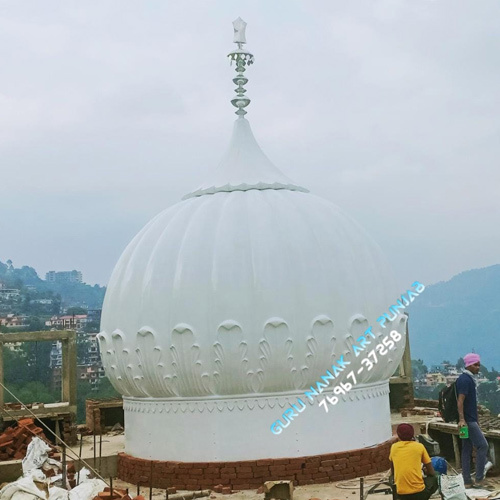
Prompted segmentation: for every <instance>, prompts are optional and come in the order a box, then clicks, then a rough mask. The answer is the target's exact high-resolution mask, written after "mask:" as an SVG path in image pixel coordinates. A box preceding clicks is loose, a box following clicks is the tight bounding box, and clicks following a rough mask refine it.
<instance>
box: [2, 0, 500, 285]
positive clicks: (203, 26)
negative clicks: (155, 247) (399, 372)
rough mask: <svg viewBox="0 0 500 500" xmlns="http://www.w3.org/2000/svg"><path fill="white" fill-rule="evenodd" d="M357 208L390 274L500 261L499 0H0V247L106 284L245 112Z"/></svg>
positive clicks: (308, 182)
mask: <svg viewBox="0 0 500 500" xmlns="http://www.w3.org/2000/svg"><path fill="white" fill-rule="evenodd" d="M238 16H241V17H242V18H243V19H244V20H245V21H247V23H248V27H247V33H246V34H247V41H248V45H247V48H248V49H249V50H251V51H252V52H253V53H254V55H255V58H256V63H255V64H254V65H253V66H251V67H250V68H249V70H248V72H247V76H248V78H249V83H248V85H247V88H248V96H249V97H250V98H251V99H252V103H251V104H250V107H249V108H248V111H249V113H248V115H247V117H248V119H249V120H250V122H251V124H252V128H253V131H254V134H255V136H256V138H257V140H258V142H259V143H260V145H261V147H262V149H263V150H264V152H265V153H266V154H267V156H269V157H270V159H271V160H272V161H273V162H274V163H275V164H276V165H277V166H278V167H279V168H280V169H281V170H282V171H283V172H284V173H285V174H286V175H288V176H289V177H291V178H292V179H293V180H295V181H296V182H297V183H299V184H301V185H303V186H306V187H308V188H309V189H310V190H311V192H313V193H315V194H318V195H320V196H323V197H324V198H327V199H328V200H330V201H332V202H334V203H335V204H337V205H338V206H340V207H341V208H342V209H343V210H344V211H345V212H347V213H348V214H350V215H351V216H353V217H354V218H355V219H357V221H358V222H359V223H360V224H361V225H363V226H364V227H365V228H366V229H367V231H368V232H369V233H370V234H371V235H372V236H373V238H374V239H375V240H376V241H377V242H378V243H379V244H380V246H381V247H382V248H383V250H384V251H385V253H386V255H387V257H388V258H389V260H390V261H391V262H392V265H393V267H394V271H395V273H396V276H397V278H398V281H399V283H400V284H401V286H402V287H403V289H404V287H406V286H408V285H409V284H410V282H412V281H414V280H420V281H421V282H423V283H426V284H427V283H434V282H437V281H440V280H446V279H449V278H450V277H451V276H453V275H454V274H457V273H459V272H461V271H464V270H467V269H471V268H478V267H484V266H488V265H492V264H498V263H500V252H499V248H500V195H499V191H500V169H499V159H500V140H499V135H500V122H499V120H500V118H499V117H500V90H499V89H500V64H499V58H500V28H499V23H500V2H499V1H498V0H481V1H477V0H471V1H465V0H404V1H398V0H355V1H353V0H333V1H332V0H325V1H303V2H298V1H291V0H283V1H276V0H273V1H272V2H270V1H269V0H267V1H255V0H252V1H246V2H243V1H236V0H230V1H208V0H204V1H183V2H181V1H177V2H167V1H166V0H161V1H160V0H143V1H130V0H117V1H112V0H106V1H103V0H95V1H93V0H85V1H84V2H82V1H80V2H70V1H67V2H55V1H52V0H44V1H43V2H41V1H40V0H32V1H29V0H23V1H22V2H19V1H16V0H12V1H9V2H5V1H0V184H1V189H0V260H2V261H3V262H5V261H6V260H7V259H9V258H10V259H12V260H13V261H14V265H15V266H16V267H18V266H21V265H31V266H34V267H35V268H36V269H37V270H38V271H39V274H40V275H41V276H42V277H44V273H45V272H46V271H47V270H50V269H55V270H70V269H79V270H81V271H82V272H83V274H84V279H85V281H87V282H88V283H92V284H93V283H96V282H97V283H100V284H106V283H107V282H108V279H109V276H110V274H111V271H112V269H113V267H114V265H115V263H116V261H117V259H118V257H119V256H120V254H121V252H122V251H123V249H124V248H125V246H126V245H127V243H128V242H129V241H130V240H131V239H132V238H133V236H134V235H135V234H136V233H137V232H138V231H139V230H140V229H141V227H142V226H144V225H145V224H146V223H147V222H148V221H149V220H150V219H151V218H152V217H153V216H154V215H155V214H157V213H158V212H160V211H161V210H163V209H164V208H166V207H168V206H170V205H173V204H174V203H177V202H178V201H179V200H180V198H181V197H182V196H183V195H184V194H185V193H187V192H189V191H191V190H192V189H193V188H195V187H197V185H198V184H199V183H200V182H202V181H203V179H204V178H205V177H206V173H207V172H209V170H210V169H212V168H214V167H215V166H216V165H217V163H218V161H219V159H220V158H221V156H222V154H223V153H224V150H225V148H226V146H227V143H228V140H229V137H230V134H231V130H232V122H233V120H234V119H235V118H236V116H235V115H234V110H233V107H232V106H231V104H230V99H231V98H232V97H233V88H234V84H233V83H232V81H231V79H232V78H233V76H234V70H233V69H231V68H230V67H229V63H228V60H227V58H226V55H227V53H228V52H229V51H231V50H232V49H233V47H234V45H233V44H232V37H233V33H232V25H231V23H232V21H233V20H234V19H235V18H237V17H238Z"/></svg>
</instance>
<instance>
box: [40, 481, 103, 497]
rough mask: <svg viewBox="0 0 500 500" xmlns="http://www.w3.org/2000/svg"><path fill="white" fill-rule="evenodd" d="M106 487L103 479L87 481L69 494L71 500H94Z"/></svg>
mask: <svg viewBox="0 0 500 500" xmlns="http://www.w3.org/2000/svg"><path fill="white" fill-rule="evenodd" d="M106 486H107V484H106V483H105V482H104V481H102V480H101V479H87V480H85V481H84V482H81V483H80V484H79V485H78V486H75V487H74V488H73V489H72V490H71V491H70V492H69V500H93V498H94V497H96V496H97V495H98V494H99V493H101V491H104V488H106ZM50 500H52V498H51V499H50Z"/></svg>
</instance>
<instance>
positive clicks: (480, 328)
mask: <svg viewBox="0 0 500 500" xmlns="http://www.w3.org/2000/svg"><path fill="white" fill-rule="evenodd" d="M408 312H409V315H410V320H409V332H410V344H411V345H410V347H411V357H412V358H413V359H418V358H420V359H423V360H424V361H425V363H426V364H427V365H428V366H429V365H432V364H437V363H440V362H441V361H443V360H449V361H451V362H452V363H454V362H456V361H457V359H458V358H460V357H462V356H463V355H464V354H466V353H468V352H471V351H472V350H474V352H477V353H478V354H480V355H481V362H484V364H485V365H486V367H487V368H488V369H491V367H492V366H494V367H495V368H496V369H499V368H500V265H495V266H491V267H485V268H483V269H473V270H471V271H465V272H463V273H460V274H458V275H457V276H454V277H453V278H452V279H451V280H449V281H446V282H440V283H437V284H435V285H429V286H426V289H425V291H424V292H423V293H422V295H420V296H419V297H418V299H417V300H415V302H413V304H411V305H410V306H409V307H408Z"/></svg>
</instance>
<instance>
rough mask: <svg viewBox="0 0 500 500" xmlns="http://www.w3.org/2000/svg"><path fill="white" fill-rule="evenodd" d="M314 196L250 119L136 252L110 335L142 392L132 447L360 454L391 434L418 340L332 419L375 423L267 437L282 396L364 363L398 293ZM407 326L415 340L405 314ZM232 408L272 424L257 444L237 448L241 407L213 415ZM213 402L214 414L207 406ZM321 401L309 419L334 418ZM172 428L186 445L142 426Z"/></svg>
mask: <svg viewBox="0 0 500 500" xmlns="http://www.w3.org/2000/svg"><path fill="white" fill-rule="evenodd" d="M233 167H234V168H233ZM306 191H307V190H305V189H304V188H301V187H300V186H297V185H295V184H293V183H292V181H290V180H289V179H288V178H287V177H285V176H284V175H283V174H282V173H281V172H280V171H279V170H278V169H277V168H276V167H274V165H272V164H271V163H270V161H269V160H268V159H267V157H265V155H264V154H263V153H262V151H261V150H260V148H259V147H258V145H257V143H256V142H255V139H254V138H253V135H252V134H251V130H250V126H249V124H248V122H247V121H246V120H245V119H244V118H241V117H240V118H239V119H238V120H236V124H235V131H234V133H233V140H232V144H231V146H230V148H229V151H228V153H227V154H226V156H225V158H224V160H223V161H222V163H221V165H220V166H219V169H218V171H217V173H216V175H215V176H214V177H213V178H212V179H209V180H208V181H207V182H206V183H205V184H204V185H203V186H201V187H200V188H199V189H198V190H196V191H195V192H193V193H191V194H190V195H187V197H186V198H187V199H185V200H184V201H182V202H180V203H178V204H176V205H174V206H172V207H170V208H168V209H167V210H165V211H164V212H162V213H160V214H159V215H158V216H157V217H155V218H154V219H153V220H152V221H151V222H150V223H149V224H147V225H146V227H145V228H144V229H143V230H142V231H141V232H140V233H139V234H138V235H137V236H136V237H135V238H134V239H133V240H132V242H131V243H130V244H129V246H128V247H127V248H126V250H125V251H124V253H123V255H122V256H121V258H120V260H119V262H118V264H117V265H116V267H115V270H114V272H113V275H112V278H111V280H110V283H109V286H108V289H107V292H106V297H105V301H104V307H103V314H102V323H101V330H102V331H101V333H100V335H99V340H100V345H101V353H102V357H103V363H104V366H105V369H106V374H107V375H108V377H109V378H110V380H111V382H112V383H113V385H114V386H115V387H116V389H117V390H119V391H120V392H121V393H122V394H123V395H124V396H126V401H125V410H126V418H128V420H126V429H127V452H129V453H131V454H133V455H135V456H141V457H143V458H156V459H164V460H166V459H170V460H194V459H195V458H194V457H196V460H200V459H203V460H215V459H219V460H230V459H237V460H241V459H242V458H247V459H249V458H259V456H260V457H262V456H264V457H266V456H272V457H279V456H301V455H305V454H317V453H324V452H332V451H338V450H345V449H353V448H357V447H363V446H369V445H372V444H375V443H378V442H381V441H383V440H384V439H387V438H388V437H390V426H389V421H388V420H389V419H388V415H389V408H388V401H387V396H386V394H387V389H388V387H387V385H388V378H389V377H390V376H391V375H392V374H393V373H394V371H395V370H396V367H397V365H398V363H399V361H400V359H401V356H402V353H403V349H404V344H405V343H404V338H403V341H401V342H399V343H398V344H397V347H396V349H395V350H394V351H392V352H391V354H390V355H389V357H388V358H385V359H384V361H383V362H380V363H378V364H377V365H376V366H375V368H374V369H373V370H371V371H369V372H368V371H365V372H364V373H363V376H359V378H358V382H359V383H358V386H357V388H356V389H355V390H353V391H352V395H351V397H350V399H347V402H346V403H345V404H344V406H343V408H340V406H339V407H338V411H337V409H336V411H335V412H333V414H334V415H333V416H332V415H331V414H329V416H328V418H329V419H330V420H331V422H332V425H336V423H335V419H341V420H340V421H338V422H337V424H339V423H340V422H342V419H344V420H345V419H347V418H349V419H350V421H351V423H350V424H347V425H353V426H359V422H360V421H359V419H361V418H362V419H363V422H364V424H363V425H364V426H365V428H366V429H369V431H370V432H366V433H365V432H364V431H363V433H361V434H360V435H359V436H357V437H353V436H352V435H350V436H348V435H345V436H341V437H336V443H335V444H332V443H325V440H324V438H323V437H321V435H319V436H318V435H317V434H318V433H317V432H316V437H312V433H314V432H315V431H314V426H313V429H312V430H311V429H309V430H307V429H308V428H309V425H307V423H306V422H304V424H303V425H302V424H301V425H300V426H299V425H297V426H296V430H295V431H294V432H290V431H288V432H287V433H284V435H283V436H281V437H280V439H281V441H280V443H277V442H276V441H274V442H270V443H267V442H266V443H265V445H264V444H263V443H264V441H265V440H268V441H273V437H272V434H270V432H269V425H270V424H271V423H272V420H275V419H276V418H278V417H279V416H280V411H279V410H280V408H279V407H281V408H283V407H284V405H285V404H287V402H288V403H289V402H292V403H293V402H295V400H296V399H294V395H297V394H299V395H300V394H302V395H303V391H304V390H305V389H307V388H309V387H310V386H311V385H313V384H315V382H316V381H317V380H318V379H320V377H321V375H324V374H325V371H326V370H327V369H329V368H330V367H331V365H332V363H333V361H334V360H336V359H338V357H339V356H340V355H344V356H345V358H346V359H348V360H349V361H351V363H352V364H351V368H352V369H356V368H357V367H358V366H361V365H360V361H361V358H362V356H360V357H357V358H356V357H355V356H354V354H353V352H352V345H353V344H355V343H356V341H357V339H358V337H359V336H360V335H361V334H362V333H363V332H364V331H365V330H366V328H367V327H368V326H369V325H372V326H374V327H375V326H376V318H377V317H379V316H380V315H381V314H382V313H383V312H385V311H386V310H387V308H388V306H389V305H390V304H392V303H393V302H394V299H395V298H396V297H397V295H398V290H397V289H396V288H395V287H394V284H393V280H392V275H391V272H390V269H389V266H388V265H387V263H386V261H385V259H384V257H383V255H382V252H381V251H380V249H379V247H378V246H377V245H376V244H375V243H374V242H373V241H372V240H371V239H370V238H369V236H368V235H367V234H366V233H365V232H364V231H363V229H362V228H361V227H360V226H359V225H358V224H357V223H355V222H354V221H353V220H352V219H350V218H349V217H348V216H346V215H344V214H343V213H342V212H341V211H340V210H339V209H338V208H337V207H336V206H335V205H333V204H332V203H330V202H328V201H326V200H324V199H322V198H319V197H317V196H314V195H312V194H308V193H307V192H306ZM392 328H395V329H397V330H398V331H399V333H401V334H402V335H403V336H404V334H405V317H404V316H399V317H398V318H396V319H395V320H394V321H393V323H392ZM376 330H377V328H374V331H376ZM344 376H345V374H344ZM356 391H358V392H356ZM356 395H357V396H356ZM372 397H373V401H372V400H370V401H368V400H367V398H369V399H370V398H372ZM252 398H253V399H252ZM375 399H376V400H377V401H375ZM231 401H232V403H231ZM249 401H250V403H249ZM251 401H255V402H257V404H253V406H252V404H251ZM272 401H276V402H277V404H278V406H276V410H274V405H275V404H276V403H274V405H273V404H271V403H270V402H272ZM238 402H239V403H238ZM259 402H263V403H262V404H260V403H259ZM240 403H241V404H240ZM231 404H233V406H234V405H236V406H238V405H239V406H238V408H239V411H240V412H242V413H241V416H240V421H241V418H242V419H243V420H242V421H241V422H243V424H244V425H245V426H246V427H245V428H250V427H252V426H253V427H252V435H253V436H256V435H257V436H256V437H258V434H261V435H262V440H259V439H257V441H256V443H257V444H254V445H253V447H252V443H249V444H248V446H247V448H246V451H245V450H243V451H242V450H235V448H234V446H231V444H230V443H228V444H227V445H225V444H224V441H225V440H224V436H226V435H227V434H228V433H229V434H231V433H232V432H234V429H233V430H231V429H229V428H230V427H231V423H230V421H229V420H227V418H228V417H227V415H226V416H224V415H219V417H218V420H217V418H216V417H217V412H215V414H214V413H213V412H212V410H213V408H214V407H217V408H218V411H219V412H224V408H225V409H226V413H227V412H228V411H232V409H230V408H231V407H230V405H231ZM211 405H212V406H211ZM214 405H215V406H214ZM218 405H222V406H218ZM224 405H226V406H224ZM240 406H241V407H240ZM210 407H212V410H210ZM175 408H177V409H175ZM179 408H180V411H179ZM183 408H184V409H183ZM259 408H260V410H259ZM204 409H206V410H207V411H206V412H205V416H204V417H200V418H202V420H203V425H201V424H200V422H201V421H197V420H196V415H197V414H198V412H199V413H200V414H202V413H203V411H204ZM314 409H315V413H314V415H313V413H312V412H309V413H310V415H309V414H305V415H304V416H303V417H302V418H303V419H304V421H305V420H307V419H309V423H310V424H311V423H313V422H315V423H316V424H318V425H319V422H321V419H323V418H326V416H325V417H324V416H322V415H321V414H320V413H318V411H317V410H318V409H317V405H316V407H315V408H314ZM137 412H143V413H146V414H150V415H149V416H145V415H142V416H141V418H139V417H137V416H135V413H137ZM193 412H194V413H193ZM319 412H321V413H323V414H324V410H322V409H320V410H319ZM352 412H354V414H355V415H357V416H356V417H353V416H352V415H351V413H352ZM360 412H365V413H368V414H370V413H372V415H365V416H363V417H361V416H360ZM160 413H161V415H160ZM281 413H282V410H281ZM153 414H154V415H153ZM174 414H175V415H174ZM181 414H182V415H181ZM190 414H191V415H190ZM127 415H128V417H127ZM271 415H274V417H273V418H272V420H271V421H270V419H271V417H270V416H271ZM190 419H195V420H192V421H191V420H190ZM236 423H237V422H236V420H234V419H233V421H232V426H233V427H234V425H236ZM167 424H168V426H169V428H172V426H174V428H175V430H176V432H175V435H176V436H177V438H178V440H179V442H178V443H176V442H175V440H176V439H177V438H174V439H173V438H172V436H171V435H170V436H169V438H168V440H167V438H165V442H163V441H161V438H158V436H157V437H154V435H153V434H151V440H150V442H149V444H148V442H147V440H144V438H143V437H138V436H139V434H141V431H140V429H141V428H142V434H141V436H143V435H144V432H145V431H146V429H147V428H148V427H149V428H151V427H155V426H163V425H167ZM197 425H201V427H200V430H199V432H194V431H193V428H195V427H196V426H197ZM248 426H250V427H248ZM297 433H299V434H300V435H299V436H298V437H297ZM159 439H160V440H159ZM172 439H173V441H172ZM160 441H161V442H160ZM205 441H206V442H205ZM200 442H203V443H204V444H203V446H199V443H200ZM190 444H192V446H190ZM332 447H333V448H334V449H333V448H332ZM190 448H191V449H190ZM251 455H253V456H251Z"/></svg>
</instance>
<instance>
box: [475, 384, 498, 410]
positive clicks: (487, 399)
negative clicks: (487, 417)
mask: <svg viewBox="0 0 500 500" xmlns="http://www.w3.org/2000/svg"><path fill="white" fill-rule="evenodd" d="M477 399H478V402H479V403H480V404H483V405H484V406H486V408H488V409H489V410H490V411H491V412H492V413H494V414H495V415H498V414H499V413H500V391H499V389H498V384H497V383H496V382H484V383H483V384H479V386H478V388H477Z"/></svg>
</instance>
